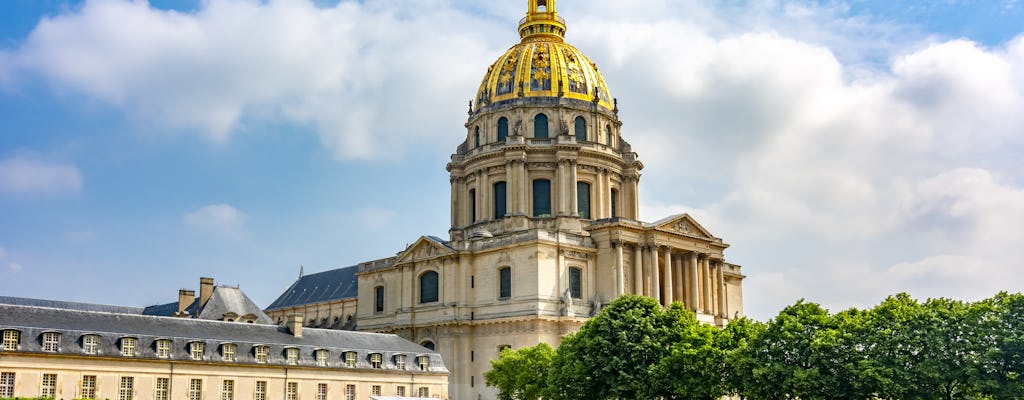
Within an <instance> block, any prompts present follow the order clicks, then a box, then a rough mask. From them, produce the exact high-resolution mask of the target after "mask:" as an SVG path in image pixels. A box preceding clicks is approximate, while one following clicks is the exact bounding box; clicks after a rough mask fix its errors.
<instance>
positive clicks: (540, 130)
mask: <svg viewBox="0 0 1024 400" xmlns="http://www.w3.org/2000/svg"><path fill="white" fill-rule="evenodd" d="M533 138H534V139H547V138H548V116H547V115H544V114H537V116H536V117H533Z"/></svg>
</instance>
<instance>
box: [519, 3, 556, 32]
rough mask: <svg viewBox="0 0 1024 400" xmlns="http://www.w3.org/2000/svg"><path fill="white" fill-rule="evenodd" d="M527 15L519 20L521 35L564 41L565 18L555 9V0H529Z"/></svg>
mask: <svg viewBox="0 0 1024 400" xmlns="http://www.w3.org/2000/svg"><path fill="white" fill-rule="evenodd" d="M526 4H527V9H526V17H525V18H523V19H522V20H520V21H519V37H521V38H523V41H524V42H525V41H527V40H554V41H559V42H561V41H562V38H564V37H565V20H564V19H562V18H561V17H559V16H558V11H556V10H555V0H527V1H526Z"/></svg>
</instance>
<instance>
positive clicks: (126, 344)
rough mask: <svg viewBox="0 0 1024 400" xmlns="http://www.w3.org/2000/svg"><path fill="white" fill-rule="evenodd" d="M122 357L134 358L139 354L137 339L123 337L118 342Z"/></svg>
mask: <svg viewBox="0 0 1024 400" xmlns="http://www.w3.org/2000/svg"><path fill="white" fill-rule="evenodd" d="M119 344H120V345H121V346H120V347H121V356H122V357H135V356H136V355H138V353H139V339H138V338H134V337H130V336H125V337H123V338H121V339H120V340H119Z"/></svg>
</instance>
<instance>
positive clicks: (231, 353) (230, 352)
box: [220, 343, 238, 362]
mask: <svg viewBox="0 0 1024 400" xmlns="http://www.w3.org/2000/svg"><path fill="white" fill-rule="evenodd" d="M237 350H238V346H235V344H234V343H224V344H222V345H220V355H221V357H223V359H224V361H227V362H235V352H236V351H237Z"/></svg>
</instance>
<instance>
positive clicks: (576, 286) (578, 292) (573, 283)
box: [569, 268, 583, 299]
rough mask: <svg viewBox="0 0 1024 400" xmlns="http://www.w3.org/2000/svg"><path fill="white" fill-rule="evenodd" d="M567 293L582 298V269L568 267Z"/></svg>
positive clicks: (575, 297)
mask: <svg viewBox="0 0 1024 400" xmlns="http://www.w3.org/2000/svg"><path fill="white" fill-rule="evenodd" d="M569 295H571V296H572V298H574V299H582V298H583V270H582V269H579V268H569Z"/></svg>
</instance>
